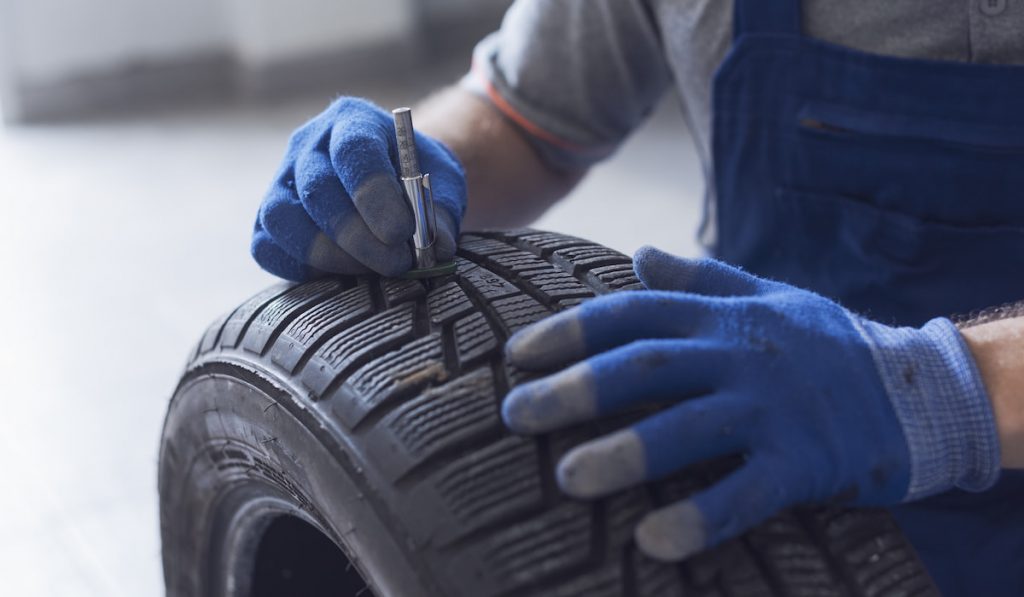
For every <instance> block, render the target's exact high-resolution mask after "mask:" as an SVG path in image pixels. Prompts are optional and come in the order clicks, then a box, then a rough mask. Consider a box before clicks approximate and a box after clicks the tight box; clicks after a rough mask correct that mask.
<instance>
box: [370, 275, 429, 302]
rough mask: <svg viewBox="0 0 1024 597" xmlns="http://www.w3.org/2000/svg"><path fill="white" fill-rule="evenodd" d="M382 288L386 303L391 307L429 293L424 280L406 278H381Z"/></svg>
mask: <svg viewBox="0 0 1024 597" xmlns="http://www.w3.org/2000/svg"><path fill="white" fill-rule="evenodd" d="M380 289H381V293H382V294H383V295H384V303H385V304H386V305H387V306H389V307H393V306H395V305H398V304H400V303H407V302H409V301H414V300H416V299H418V298H420V297H421V296H423V295H424V294H426V293H427V289H426V287H425V286H424V285H423V282H420V281H419V280H406V279H405V278H381V280H380Z"/></svg>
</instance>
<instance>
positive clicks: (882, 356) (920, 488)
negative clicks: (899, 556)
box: [858, 319, 1000, 500]
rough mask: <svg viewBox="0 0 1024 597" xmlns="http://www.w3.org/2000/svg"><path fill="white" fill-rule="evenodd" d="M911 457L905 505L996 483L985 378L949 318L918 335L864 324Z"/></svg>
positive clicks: (913, 331)
mask: <svg viewBox="0 0 1024 597" xmlns="http://www.w3.org/2000/svg"><path fill="white" fill-rule="evenodd" d="M858 324H859V325H860V326H861V333H862V337H863V338H864V339H865V341H866V342H867V343H868V346H869V348H870V350H871V353H872V356H873V357H874V361H875V366H876V369H877V372H878V374H879V377H880V378H881V380H882V383H883V385H884V387H885V390H886V392H887V394H888V395H889V400H890V402H891V404H892V406H893V410H894V412H895V414H896V417H897V419H898V420H899V422H900V425H901V427H902V429H903V433H904V436H905V439H906V441H907V448H908V451H909V453H910V459H911V473H910V484H909V487H908V488H907V495H906V499H907V500H914V499H920V498H923V497H927V496H929V495H934V494H936V493H941V492H943V491H947V490H949V489H953V488H959V489H964V490H968V491H983V490H985V489H988V488H989V487H991V486H992V485H993V484H994V483H995V482H996V480H997V479H998V477H999V471H1000V454H999V437H998V434H997V432H996V426H995V421H994V418H993V413H992V407H991V404H990V402H989V399H988V395H987V392H986V390H985V386H984V384H983V383H982V379H981V374H980V372H979V371H978V368H977V367H976V365H975V363H974V359H973V358H972V356H971V353H970V351H969V350H968V349H967V346H966V344H965V343H964V339H963V338H962V337H961V335H960V333H959V332H958V331H957V329H956V327H955V326H954V325H953V323H952V322H950V321H949V320H948V319H933V320H932V321H929V322H928V323H926V324H925V325H924V326H922V327H921V328H920V329H914V328H905V327H904V328H894V327H889V326H886V325H882V324H878V323H874V322H871V321H865V320H859V321H858Z"/></svg>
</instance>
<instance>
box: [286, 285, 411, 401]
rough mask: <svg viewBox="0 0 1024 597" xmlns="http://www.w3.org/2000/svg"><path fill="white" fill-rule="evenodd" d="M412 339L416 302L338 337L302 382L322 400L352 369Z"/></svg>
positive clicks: (306, 371) (307, 370)
mask: <svg viewBox="0 0 1024 597" xmlns="http://www.w3.org/2000/svg"><path fill="white" fill-rule="evenodd" d="M411 339H413V303H405V304H403V305H400V306H398V307H396V308H394V309H391V310H388V311H384V312H383V313H378V314H377V315H374V316H373V317H370V318H369V319H364V320H363V321H361V322H359V323H357V324H356V325H354V326H352V327H350V328H348V329H347V330H345V331H344V332H343V333H338V334H335V335H334V336H333V337H332V338H331V339H330V340H328V341H327V342H325V343H324V345H323V346H321V347H320V348H319V349H318V350H317V351H316V354H314V355H313V357H312V358H311V359H310V360H309V363H307V364H306V366H305V367H303V369H302V373H301V380H302V383H303V385H305V386H306V387H307V388H309V389H310V390H311V391H312V392H313V397H314V399H320V398H322V397H324V394H325V393H326V392H327V389H328V388H329V387H330V386H331V384H332V383H334V380H335V379H340V378H341V376H342V375H344V373H345V372H346V370H348V369H349V368H351V367H353V366H356V365H358V363H359V362H360V361H362V360H366V359H369V358H372V357H373V355H374V354H375V353H383V352H385V351H387V350H391V349H393V348H395V347H397V346H399V345H401V344H402V343H403V342H405V341H408V340H411Z"/></svg>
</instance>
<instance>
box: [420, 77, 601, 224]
mask: <svg viewBox="0 0 1024 597" xmlns="http://www.w3.org/2000/svg"><path fill="white" fill-rule="evenodd" d="M416 125H417V127H418V128H419V129H420V130H422V131H423V132H425V133H427V134H429V135H431V136H433V137H435V138H437V139H440V140H441V141H442V142H444V143H445V144H446V145H447V146H448V147H450V148H451V149H452V150H453V151H454V152H455V154H456V155H457V156H458V157H459V160H460V161H461V162H462V165H463V167H464V168H465V170H466V182H467V185H468V189H469V191H468V193H469V207H468V211H467V213H466V219H465V224H464V228H466V229H472V228H488V227H514V226H523V225H526V224H529V223H530V222H532V221H533V220H535V219H536V218H537V217H539V216H540V215H541V214H542V213H543V212H544V211H545V210H546V209H547V208H548V207H550V206H551V205H553V204H554V203H555V202H556V201H558V200H559V199H561V198H562V197H564V196H565V195H566V194H567V193H568V192H569V191H570V190H572V188H573V187H574V186H575V185H576V183H578V182H579V181H580V179H581V178H582V177H583V174H584V173H583V172H578V173H564V172H557V171H555V170H552V169H551V168H549V167H548V166H546V165H545V164H544V163H543V162H542V161H541V160H540V158H539V157H538V156H537V154H536V152H535V151H534V150H533V149H532V148H531V147H530V145H529V144H528V143H527V142H526V140H525V139H524V138H523V136H522V134H521V133H520V132H519V131H518V129H516V128H515V127H514V126H513V125H512V124H511V123H509V122H508V121H507V120H505V118H504V117H503V116H502V115H501V114H500V113H499V112H498V111H497V110H496V109H494V108H493V107H492V106H491V105H490V104H488V103H487V102H486V101H484V100H483V99H481V98H479V97H477V96H475V95H473V94H472V93H470V92H468V91H466V90H464V89H460V88H458V87H449V88H446V89H443V90H441V91H439V92H438V93H436V94H434V95H432V96H430V97H429V98H427V99H426V100H424V101H423V102H422V104H421V105H420V106H419V107H417V109H416Z"/></svg>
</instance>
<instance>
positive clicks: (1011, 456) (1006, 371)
mask: <svg viewBox="0 0 1024 597" xmlns="http://www.w3.org/2000/svg"><path fill="white" fill-rule="evenodd" d="M1012 312H1016V313H1017V314H1018V315H1017V316H1016V317H1014V316H1009V317H1007V318H1004V319H993V320H991V321H986V322H984V323H980V324H972V323H970V322H968V323H967V324H965V325H963V326H962V327H961V330H960V333H961V335H963V337H964V340H965V341H966V343H967V346H968V348H969V349H970V351H971V354H972V355H973V357H974V360H975V362H976V363H977V364H978V369H979V370H980V371H981V376H982V379H983V380H984V383H985V387H986V388H987V390H988V395H989V398H990V400H991V401H992V411H993V413H994V414H995V421H996V430H997V431H998V433H999V444H1000V447H1001V451H1002V465H1003V468H1013V469H1021V468H1024V304H1021V305H1018V306H1017V307H1016V308H1015V309H1013V310H1012Z"/></svg>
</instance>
